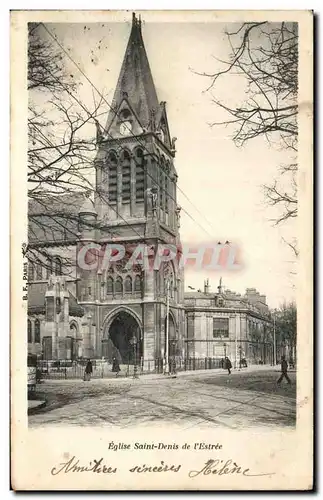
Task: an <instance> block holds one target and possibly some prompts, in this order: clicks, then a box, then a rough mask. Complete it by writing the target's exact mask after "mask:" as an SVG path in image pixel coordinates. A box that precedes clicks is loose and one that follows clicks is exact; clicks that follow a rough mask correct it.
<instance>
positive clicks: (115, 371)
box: [112, 358, 120, 377]
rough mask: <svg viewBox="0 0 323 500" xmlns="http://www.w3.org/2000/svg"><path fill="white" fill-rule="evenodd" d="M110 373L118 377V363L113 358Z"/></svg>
mask: <svg viewBox="0 0 323 500" xmlns="http://www.w3.org/2000/svg"><path fill="white" fill-rule="evenodd" d="M112 371H113V372H114V373H115V374H116V377H117V376H118V375H119V372H120V365H119V361H118V360H117V358H113V360H112Z"/></svg>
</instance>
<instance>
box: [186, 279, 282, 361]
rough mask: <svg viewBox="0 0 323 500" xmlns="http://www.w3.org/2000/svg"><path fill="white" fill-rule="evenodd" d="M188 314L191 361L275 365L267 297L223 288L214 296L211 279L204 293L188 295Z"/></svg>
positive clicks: (252, 290) (254, 290)
mask: <svg viewBox="0 0 323 500" xmlns="http://www.w3.org/2000/svg"><path fill="white" fill-rule="evenodd" d="M185 313H186V328H187V333H186V356H187V357H188V358H214V359H217V360H219V361H220V360H221V359H223V358H224V357H225V356H228V357H229V358H230V360H231V361H232V364H233V366H236V365H239V364H240V360H241V359H245V360H246V361H247V363H248V364H258V363H264V364H272V362H273V349H274V343H273V342H274V339H273V327H272V320H271V317H270V313H269V309H268V305H267V304H266V297H265V296H264V295H260V293H259V292H257V290H256V289H255V288H247V290H246V293H245V294H244V295H241V294H238V293H235V292H232V291H231V290H228V289H224V288H223V287H222V286H221V285H220V286H219V287H218V290H217V292H216V293H214V292H212V291H211V290H210V287H209V284H208V280H207V281H206V282H205V284H204V289H203V291H198V292H189V293H185Z"/></svg>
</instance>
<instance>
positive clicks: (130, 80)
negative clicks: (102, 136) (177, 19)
mask: <svg viewBox="0 0 323 500" xmlns="http://www.w3.org/2000/svg"><path fill="white" fill-rule="evenodd" d="M125 96H126V98H127V99H128V101H129V104H130V106H131V107H132V109H133V110H134V112H135V113H136V115H137V118H138V120H139V121H140V124H141V126H142V127H143V128H145V129H148V128H149V122H150V118H151V111H152V110H155V111H157V109H158V107H159V102H158V99H157V93H156V89H155V85H154V81H153V77H152V74H151V70H150V66H149V62H148V57H147V53H146V49H145V46H144V41H143V38H142V33H141V18H140V17H139V19H137V18H136V14H135V13H133V14H132V27H131V32H130V37H129V41H128V45H127V48H126V52H125V56H124V59H123V63H122V67H121V71H120V74H119V78H118V83H117V86H116V90H115V93H114V96H113V101H112V109H111V110H110V113H109V116H108V121H107V125H106V130H108V129H109V127H110V125H111V123H112V121H113V120H114V118H115V114H116V112H117V110H118V108H119V106H120V104H121V102H122V100H123V99H124V98H125Z"/></svg>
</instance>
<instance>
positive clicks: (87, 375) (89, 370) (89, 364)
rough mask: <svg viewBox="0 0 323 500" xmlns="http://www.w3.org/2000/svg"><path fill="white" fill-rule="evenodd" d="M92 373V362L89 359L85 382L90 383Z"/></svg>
mask: <svg viewBox="0 0 323 500" xmlns="http://www.w3.org/2000/svg"><path fill="white" fill-rule="evenodd" d="M92 372H93V366H92V361H91V360H90V359H88V360H87V363H86V367H85V371H84V381H86V382H89V381H90V380H91V375H92Z"/></svg>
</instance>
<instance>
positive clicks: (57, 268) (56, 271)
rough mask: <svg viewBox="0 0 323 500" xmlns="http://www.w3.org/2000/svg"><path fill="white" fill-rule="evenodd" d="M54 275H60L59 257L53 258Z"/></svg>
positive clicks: (60, 263)
mask: <svg viewBox="0 0 323 500" xmlns="http://www.w3.org/2000/svg"><path fill="white" fill-rule="evenodd" d="M54 274H55V276H61V275H62V262H61V259H60V258H59V257H55V258H54Z"/></svg>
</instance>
